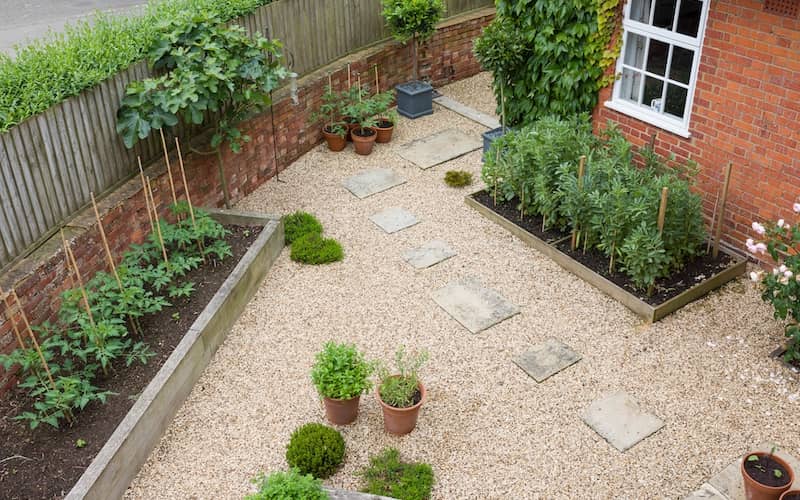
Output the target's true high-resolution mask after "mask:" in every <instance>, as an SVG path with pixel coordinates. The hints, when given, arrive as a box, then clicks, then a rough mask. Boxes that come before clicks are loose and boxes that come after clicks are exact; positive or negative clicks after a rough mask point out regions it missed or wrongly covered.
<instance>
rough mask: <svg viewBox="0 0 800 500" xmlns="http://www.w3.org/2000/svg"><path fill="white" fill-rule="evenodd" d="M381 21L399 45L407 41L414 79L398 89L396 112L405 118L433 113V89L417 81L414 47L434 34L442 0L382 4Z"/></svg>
mask: <svg viewBox="0 0 800 500" xmlns="http://www.w3.org/2000/svg"><path fill="white" fill-rule="evenodd" d="M382 4H383V17H384V19H385V20H386V24H387V26H388V28H389V31H390V32H391V33H392V36H393V37H394V38H395V40H397V41H399V42H400V43H403V44H405V43H408V42H409V41H411V43H410V44H409V45H410V48H411V61H412V66H413V68H414V79H413V80H412V81H410V82H407V83H402V84H400V85H398V86H397V87H395V88H396V90H397V111H398V112H399V113H400V114H401V115H403V116H405V117H407V118H418V117H420V116H424V115H429V114H431V113H433V87H431V86H430V85H429V84H428V83H425V82H421V81H419V62H418V61H417V49H418V47H417V44H418V43H419V42H424V41H426V40H428V39H429V38H430V37H431V36H433V34H434V32H436V23H438V22H439V20H440V19H441V18H442V14H444V2H443V0H382Z"/></svg>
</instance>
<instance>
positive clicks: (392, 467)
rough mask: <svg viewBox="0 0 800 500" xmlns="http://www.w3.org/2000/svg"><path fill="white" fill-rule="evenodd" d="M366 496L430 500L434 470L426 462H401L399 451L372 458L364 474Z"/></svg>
mask: <svg viewBox="0 0 800 500" xmlns="http://www.w3.org/2000/svg"><path fill="white" fill-rule="evenodd" d="M360 475H361V477H362V479H363V480H364V487H363V488H362V489H361V491H362V492H364V493H370V494H373V495H383V496H387V497H391V498H397V499H398V500H427V499H428V498H430V497H431V489H432V488H433V469H432V468H431V466H430V465H428V464H425V463H406V462H402V461H400V452H399V451H397V450H396V449H395V448H389V449H386V450H384V451H383V453H381V454H380V455H378V456H374V457H372V458H370V459H369V467H366V468H365V469H364V470H362V471H361V474H360Z"/></svg>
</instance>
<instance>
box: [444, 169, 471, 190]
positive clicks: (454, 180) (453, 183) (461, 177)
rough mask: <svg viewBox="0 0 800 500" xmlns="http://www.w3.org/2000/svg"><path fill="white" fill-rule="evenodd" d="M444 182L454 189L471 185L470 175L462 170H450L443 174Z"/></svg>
mask: <svg viewBox="0 0 800 500" xmlns="http://www.w3.org/2000/svg"><path fill="white" fill-rule="evenodd" d="M444 182H445V183H446V184H447V185H448V186H450V187H454V188H461V187H464V186H469V185H470V184H472V174H471V173H469V172H465V171H464V170H450V171H448V172H445V174H444Z"/></svg>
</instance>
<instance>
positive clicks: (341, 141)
mask: <svg viewBox="0 0 800 500" xmlns="http://www.w3.org/2000/svg"><path fill="white" fill-rule="evenodd" d="M322 136H323V137H324V138H325V142H327V143H328V149H330V150H331V151H341V150H343V149H344V148H345V146H347V139H346V137H342V136H340V135H337V134H334V133H332V132H328V127H327V126H325V127H323V129H322Z"/></svg>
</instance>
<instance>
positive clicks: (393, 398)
mask: <svg viewBox="0 0 800 500" xmlns="http://www.w3.org/2000/svg"><path fill="white" fill-rule="evenodd" d="M427 360H428V353H427V352H424V351H423V352H420V353H417V354H413V355H411V356H409V357H407V356H406V352H405V348H404V347H402V346H401V347H400V348H399V349H398V350H397V352H396V353H395V366H396V368H397V372H396V373H393V374H392V373H390V372H389V370H388V369H387V368H386V367H385V366H380V367H379V370H378V378H379V380H380V382H379V384H378V391H377V396H378V401H379V402H380V404H381V408H382V409H383V427H384V429H386V432H389V433H391V434H398V435H402V434H408V433H409V432H411V431H413V430H414V427H416V426H417V418H418V416H419V409H420V407H421V406H422V403H423V402H424V401H425V394H426V392H425V386H424V385H423V384H422V382H421V381H420V380H419V376H418V372H419V369H420V368H421V367H422V365H423V364H425V362H426V361H427Z"/></svg>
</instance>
